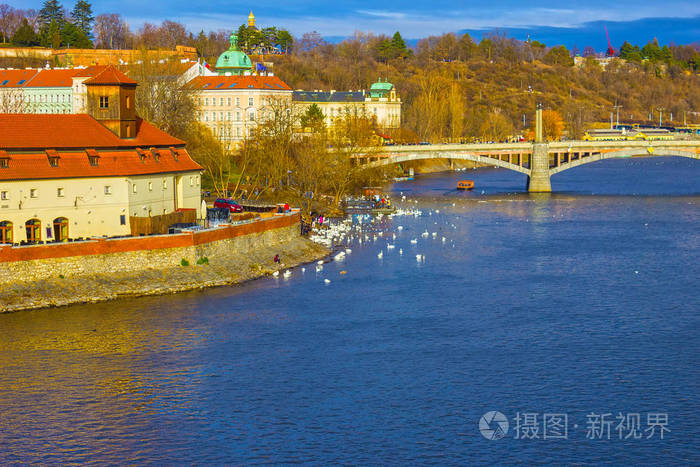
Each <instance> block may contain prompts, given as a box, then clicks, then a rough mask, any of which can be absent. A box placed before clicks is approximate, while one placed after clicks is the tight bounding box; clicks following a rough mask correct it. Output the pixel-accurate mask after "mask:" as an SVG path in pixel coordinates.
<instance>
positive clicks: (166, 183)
mask: <svg viewBox="0 0 700 467" xmlns="http://www.w3.org/2000/svg"><path fill="white" fill-rule="evenodd" d="M163 189H164V190H167V189H168V179H167V178H164V179H163Z"/></svg>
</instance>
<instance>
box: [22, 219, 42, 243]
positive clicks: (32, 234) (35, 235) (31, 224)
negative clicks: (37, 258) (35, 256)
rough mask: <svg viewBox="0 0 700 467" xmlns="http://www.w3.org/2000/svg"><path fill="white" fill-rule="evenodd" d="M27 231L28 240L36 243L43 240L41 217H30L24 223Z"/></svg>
mask: <svg viewBox="0 0 700 467" xmlns="http://www.w3.org/2000/svg"><path fill="white" fill-rule="evenodd" d="M24 227H25V230H26V232H27V241H28V242H29V243H36V242H40V241H41V221H40V220H39V219H29V220H28V221H27V222H26V223H25V224H24Z"/></svg>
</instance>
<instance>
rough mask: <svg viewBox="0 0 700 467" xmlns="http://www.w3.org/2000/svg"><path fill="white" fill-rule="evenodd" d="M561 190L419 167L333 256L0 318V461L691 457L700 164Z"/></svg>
mask: <svg viewBox="0 0 700 467" xmlns="http://www.w3.org/2000/svg"><path fill="white" fill-rule="evenodd" d="M462 178H473V179H474V180H475V181H476V185H477V188H476V190H475V191H474V192H471V193H462V192H457V191H456V190H454V189H453V188H454V186H455V185H456V182H457V181H458V180H460V179H462ZM552 184H553V188H554V190H557V194H552V195H533V196H530V195H528V194H527V193H524V186H525V179H524V177H523V176H522V175H520V174H517V173H512V172H507V171H505V170H497V169H483V170H476V171H467V172H460V173H449V174H434V175H429V176H422V177H419V178H418V179H417V180H415V181H412V182H402V183H398V184H396V185H395V186H394V187H393V191H394V195H393V199H394V200H396V201H397V202H398V204H400V205H401V206H403V207H405V208H407V209H412V210H420V211H421V212H422V215H420V216H413V215H408V216H396V217H393V218H387V217H384V218H382V219H380V220H377V221H376V222H374V223H372V224H370V225H368V226H365V227H363V230H362V233H359V231H358V230H354V231H353V232H354V235H353V239H352V240H349V241H348V247H349V248H351V249H352V251H351V252H350V253H349V254H347V255H346V257H345V258H344V259H343V260H342V261H338V262H331V263H327V264H325V265H324V267H323V269H322V270H321V271H316V270H315V265H307V266H306V268H305V271H304V272H302V270H301V269H300V268H298V269H295V270H294V272H293V274H292V275H291V277H289V278H284V277H282V276H280V277H279V278H272V277H270V278H264V279H261V280H257V281H254V282H250V283H247V284H245V285H242V286H236V287H223V288H216V289H210V290H204V291H198V292H190V293H183V294H179V295H173V296H162V297H145V298H138V299H125V300H121V301H116V302H111V303H102V304H88V305H80V306H72V307H67V308H60V309H48V310H39V311H29V312H19V313H14V314H6V315H0V336H2V339H1V340H0V464H8V463H19V462H30V463H42V464H44V463H60V464H71V463H81V464H100V465H103V464H124V463H127V464H144V463H154V464H161V465H162V464H223V463H227V464H270V463H276V464H279V463H284V464H289V463H312V464H317V465H319V464H325V465H328V464H340V463H342V464H354V465H362V464H370V465H416V464H461V465H484V464H516V463H527V464H533V463H537V464H552V463H553V464H572V463H575V464H583V465H601V464H615V465H631V464H635V465H659V464H666V465H693V464H695V465H698V463H700V453H699V452H698V444H697V439H698V436H699V435H700V404H699V394H700V370H699V368H700V365H699V364H698V363H699V362H698V355H700V337H699V331H700V293H699V287H700V266H699V265H700V164H699V163H698V162H697V161H693V160H688V159H680V158H654V159H625V160H607V161H602V162H599V163H596V164H589V165H586V166H583V167H580V168H577V169H574V170H571V171H567V172H564V173H562V174H559V175H557V176H555V177H553V179H552ZM402 196H406V201H403V202H399V200H400V199H401V197H402ZM399 226H400V227H401V228H399ZM424 232H427V233H428V236H427V237H424V236H423V233H424ZM380 233H381V236H379V234H380ZM433 233H435V236H433ZM394 235H396V238H395V239H394V238H393V236H394ZM443 237H444V241H443ZM375 238H376V240H375ZM360 239H362V243H359V240H360ZM412 240H415V241H416V242H415V243H412V242H411V241H412ZM387 244H392V245H394V248H387ZM380 252H382V257H381V258H380V257H378V254H379V253H380ZM417 255H421V257H419V258H420V259H417ZM326 279H327V280H330V282H329V283H326ZM491 411H498V412H499V413H500V414H503V417H501V416H499V415H498V414H495V415H494V414H491V415H487V416H486V417H485V418H483V419H482V417H483V416H484V415H486V414H487V412H491ZM480 421H481V422H482V423H481V424H480ZM504 421H505V422H504ZM506 423H507V425H508V427H507V428H506V427H505V424H506ZM495 427H498V428H500V430H501V431H500V432H499V431H497V430H496V431H494V429H495ZM480 428H482V429H483V430H480ZM506 430H507V431H506ZM501 434H504V435H505V436H504V437H503V438H502V439H491V438H499V437H501ZM662 434H663V439H662V438H661V435H662ZM608 438H609V439H608Z"/></svg>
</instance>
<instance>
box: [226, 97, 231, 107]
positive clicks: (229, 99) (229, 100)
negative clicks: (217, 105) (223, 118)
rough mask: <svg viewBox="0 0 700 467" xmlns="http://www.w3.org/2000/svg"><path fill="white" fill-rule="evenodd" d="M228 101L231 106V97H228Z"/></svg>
mask: <svg viewBox="0 0 700 467" xmlns="http://www.w3.org/2000/svg"><path fill="white" fill-rule="evenodd" d="M226 103H227V104H228V106H229V107H231V98H230V97H229V98H228V99H227V101H226Z"/></svg>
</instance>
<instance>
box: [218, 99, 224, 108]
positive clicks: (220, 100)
mask: <svg viewBox="0 0 700 467" xmlns="http://www.w3.org/2000/svg"><path fill="white" fill-rule="evenodd" d="M219 105H220V106H221V107H223V106H224V98H223V97H222V98H221V99H219Z"/></svg>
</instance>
